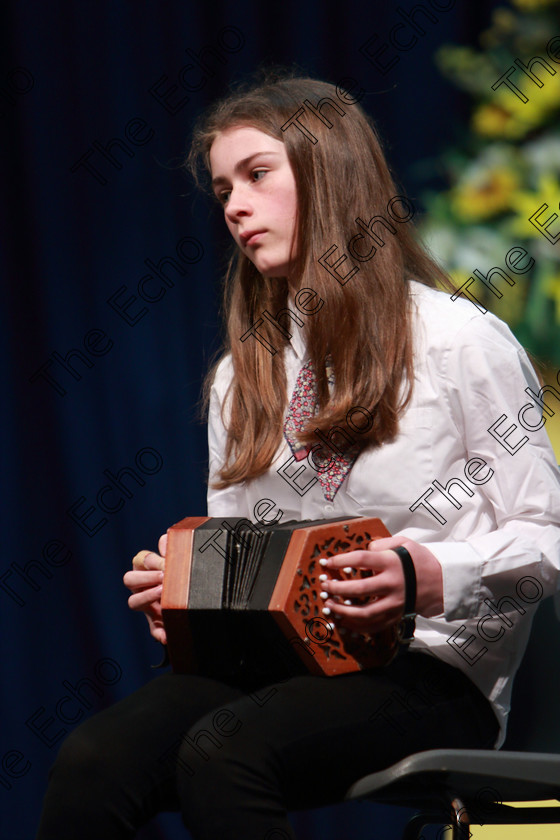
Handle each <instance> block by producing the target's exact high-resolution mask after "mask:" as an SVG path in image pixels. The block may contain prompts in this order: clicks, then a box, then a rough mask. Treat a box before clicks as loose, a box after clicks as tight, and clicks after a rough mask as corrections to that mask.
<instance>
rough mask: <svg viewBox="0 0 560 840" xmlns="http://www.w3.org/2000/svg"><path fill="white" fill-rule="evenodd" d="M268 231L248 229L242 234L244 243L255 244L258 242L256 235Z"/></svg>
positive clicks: (241, 237)
mask: <svg viewBox="0 0 560 840" xmlns="http://www.w3.org/2000/svg"><path fill="white" fill-rule="evenodd" d="M263 233H266V231H264V230H246V231H245V232H244V233H242V234H241V235H240V237H239V238H240V239H241V241H242V242H243V244H244V245H253V244H254V242H256V241H257V240H256V237H257V236H260V235H261V234H263Z"/></svg>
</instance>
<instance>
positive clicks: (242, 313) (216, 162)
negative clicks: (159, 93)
mask: <svg viewBox="0 0 560 840" xmlns="http://www.w3.org/2000/svg"><path fill="white" fill-rule="evenodd" d="M188 163H189V167H190V169H191V172H193V174H194V175H195V177H196V174H197V172H198V169H199V164H200V163H202V164H203V166H204V167H205V169H207V170H208V172H209V173H210V175H211V180H212V190H213V193H214V195H215V197H216V199H217V200H218V201H219V202H220V204H221V205H222V207H223V212H224V218H225V222H226V225H227V227H228V229H229V231H230V233H231V235H232V237H233V239H234V240H235V245H236V248H235V254H234V256H233V258H232V260H231V262H230V265H229V268H228V272H227V287H226V296H225V311H226V315H227V336H228V337H227V342H226V349H225V351H224V354H223V356H222V358H221V360H220V361H219V363H218V364H217V366H216V367H215V368H214V369H213V370H212V371H211V372H210V374H209V376H208V379H207V397H208V402H209V453H210V479H209V491H208V514H209V516H214V517H218V516H220V517H221V516H224V517H225V516H237V517H247V518H249V519H252V520H253V521H255V522H257V521H258V522H261V523H270V522H278V521H281V520H282V521H286V520H289V519H297V520H302V519H318V518H332V517H335V516H343V515H350V516H351V515H366V516H377V517H379V518H380V519H382V520H383V522H384V523H385V524H386V526H387V527H388V529H389V530H390V532H391V533H392V534H394V535H395V536H392V537H390V538H385V539H380V540H377V541H375V542H373V543H370V544H369V545H368V546H367V548H365V549H364V550H361V551H353V552H350V553H347V554H345V555H340V556H338V557H335V558H332V559H331V560H330V561H328V563H327V565H326V566H325V574H326V579H325V581H324V592H325V595H324V609H325V615H327V616H328V617H329V621H332V622H334V623H336V624H338V626H339V627H341V628H343V629H345V630H346V632H359V633H362V634H374V633H377V632H379V631H381V630H384V629H386V628H389V627H391V626H393V625H395V623H396V622H398V621H399V620H400V619H401V618H402V616H403V612H404V609H405V600H406V595H407V592H406V589H407V586H405V574H406V575H407V576H408V587H409V592H408V595H409V597H410V586H411V585H412V584H413V580H412V577H411V574H412V570H411V568H410V565H409V567H408V568H407V562H406V561H407V559H409V558H411V564H413V569H414V573H415V577H416V586H417V590H416V599H415V611H416V613H417V619H416V632H415V638H414V640H413V642H412V644H411V645H410V647H409V648H408V651H407V652H406V653H404V655H400V656H398V657H397V658H396V659H395V660H394V661H393V662H392V663H391V664H390V665H388V666H386V667H384V668H372V669H368V670H364V671H361V672H359V673H354V674H348V675H344V676H338V677H328V678H327V677H319V676H312V675H303V676H301V675H300V676H293V677H291V678H289V679H287V680H286V679H285V680H283V681H281V682H280V681H277V682H272V683H270V682H266V681H265V682H264V683H262V681H261V684H260V685H258V686H257V690H255V685H254V684H253V685H252V686H251V690H249V687H248V683H247V681H246V680H245V678H244V677H242V676H239V677H238V679H231V680H228V681H220V680H213V679H208V678H204V677H200V676H191V675H186V676H177V675H171V674H165V675H163V676H160V677H157V678H156V679H154V680H153V681H152V682H150V683H149V684H148V685H146V686H145V687H144V688H142V689H140V690H139V691H137V692H136V693H134V694H133V695H131V696H130V697H128V698H127V699H125V700H123V701H121V702H120V703H117V704H116V705H115V706H114V707H112V708H110V709H108V710H106V711H103V712H101V713H100V714H98V715H95V716H94V717H92V718H90V719H89V720H88V721H87V722H86V723H85V724H83V725H81V726H80V727H78V728H77V729H76V730H74V732H73V733H72V734H71V735H70V737H69V738H68V739H67V740H66V742H65V743H64V744H63V746H62V748H61V750H60V754H59V756H58V758H57V761H56V763H55V765H54V767H53V769H52V771H51V776H50V786H49V789H48V793H47V796H46V800H45V807H44V812H43V817H42V821H41V826H40V829H39V834H38V838H39V840H64V838H68V840H70V838H71V840H74V838H75V837H78V836H79V837H80V838H82V839H83V840H87V838H92V840H93V838H95V840H98V838H100V837H103V838H104V840H117V838H119V840H124V838H132V837H134V836H135V833H136V831H137V830H138V828H139V827H140V826H142V825H144V824H145V823H146V822H148V820H149V819H150V818H151V817H153V816H154V815H155V814H156V813H158V811H162V810H173V809H175V810H180V811H181V813H182V817H183V820H184V823H185V825H186V826H187V827H188V828H189V830H190V831H191V833H192V835H193V837H194V838H196V839H197V840H202V838H208V839H209V838H212V840H216V838H221V840H230V838H231V840H233V839H234V838H235V840H241V838H243V840H267V838H268V840H277V839H278V838H291V837H293V836H294V835H293V832H292V829H291V827H290V823H289V822H288V819H287V811H288V810H293V809H298V808H312V807H317V806H321V805H326V804H329V803H334V802H337V801H340V800H342V799H343V798H344V794H345V791H346V790H347V788H348V787H349V786H350V785H351V784H352V783H353V782H354V781H356V780H357V779H358V778H359V777H361V776H363V775H365V774H367V773H371V772H374V771H376V770H380V769H382V768H384V767H387V766H389V765H390V764H392V763H394V762H395V761H397V760H399V759H401V758H403V757H405V756H406V755H409V754H411V753H414V752H417V751H420V750H427V749H433V748H438V747H441V748H445V747H448V748H453V747H455V748H461V747H471V748H473V747H480V748H483V747H492V746H496V747H498V746H500V744H501V743H502V742H503V739H504V736H505V725H506V718H507V712H508V702H509V697H510V692H511V685H512V680H513V677H514V674H515V671H516V669H517V667H518V665H519V663H520V660H521V658H522V655H523V651H524V648H525V644H526V641H527V637H528V633H529V629H530V624H531V619H532V615H533V613H534V610H535V609H536V605H537V603H538V601H539V600H540V598H541V597H544V596H547V595H549V594H551V593H552V592H553V591H554V588H555V584H556V577H557V572H558V567H559V555H560V551H559V548H560V527H559V526H560V492H559V487H558V478H557V469H556V464H555V460H554V456H553V453H552V450H551V447H550V444H549V442H548V438H547V435H546V433H545V431H544V430H543V428H542V427H543V425H544V421H543V419H541V416H540V415H541V411H540V410H539V404H540V403H539V383H538V382H537V380H536V378H535V375H534V373H533V370H532V368H531V365H530V363H529V361H528V359H527V356H526V354H525V352H524V351H523V349H522V348H521V347H520V345H519V344H518V342H517V341H516V340H515V338H514V337H513V336H512V334H511V333H510V331H509V329H508V328H507V326H506V325H505V324H503V323H502V322H501V321H499V320H498V319H497V318H495V317H493V316H492V315H491V314H490V313H488V312H484V311H482V310H481V308H480V307H479V306H476V305H475V303H473V301H472V300H469V299H467V298H466V297H464V296H460V295H459V296H457V295H455V297H454V298H453V297H451V296H450V295H449V294H446V293H445V292H443V291H439V290H437V289H436V281H440V283H441V284H442V285H445V284H446V280H445V277H444V275H443V274H442V272H441V270H440V269H439V268H438V267H437V266H436V265H435V264H434V262H433V261H432V260H431V259H430V257H429V256H428V255H427V254H426V253H425V252H424V251H423V250H422V248H421V247H420V246H419V245H418V244H417V243H416V242H415V240H414V238H413V233H412V229H411V224H410V218H411V216H412V215H413V208H412V205H411V204H410V202H409V201H408V200H407V199H406V198H405V197H404V196H403V195H401V194H399V192H398V190H397V189H396V187H395V185H394V183H393V181H392V179H391V176H390V174H389V170H388V167H387V164H386V162H385V159H384V156H383V153H382V151H381V147H380V145H379V141H378V139H377V136H376V133H375V130H374V127H373V125H372V123H371V121H370V119H369V118H368V117H367V116H366V115H365V114H364V112H363V111H362V109H361V108H360V106H359V104H358V102H357V101H356V99H354V98H353V97H351V96H350V94H348V93H346V92H344V91H342V92H341V91H340V90H339V89H336V88H335V87H334V86H332V85H330V84H326V83H323V82H318V81H314V80H312V79H305V78H292V77H285V78H280V79H278V78H276V79H273V80H271V81H265V82H264V83H262V84H260V85H258V86H254V87H253V88H251V89H248V90H246V91H241V92H239V91H238V92H237V93H235V94H233V95H231V96H229V97H228V98H226V99H225V100H224V101H222V102H220V103H218V104H217V105H216V106H215V107H214V108H213V110H212V111H211V112H210V113H209V114H208V115H206V117H205V118H204V120H203V121H202V123H201V124H199V126H198V127H197V129H196V131H195V134H194V140H193V144H192V149H191V152H190V155H189V161H188ZM528 387H529V388H530V389H531V392H532V394H533V395H535V396H534V400H533V402H531V403H530V408H529V409H526V411H525V413H524V414H523V415H521V413H520V409H521V408H522V406H523V405H524V404H527V394H526V392H525V391H526V389H527V388H528ZM518 414H519V420H518ZM522 418H525V419H524V420H523V419H522ZM403 548H404V549H406V550H405V551H404V552H403V550H402V549H403ZM395 549H398V551H395ZM165 550H166V537H165V536H162V537H161V539H160V541H159V554H156V553H155V552H149V551H142V552H140V553H139V554H138V555H137V556H136V558H135V562H134V569H133V571H130V572H127V573H126V575H125V576H124V582H125V584H126V586H128V587H129V589H130V590H131V591H132V593H133V594H132V595H131V596H130V598H129V605H130V607H131V608H132V609H137V610H143V611H144V612H145V614H146V616H147V618H148V622H149V625H150V632H151V633H152V635H153V636H154V637H155V638H156V639H158V640H159V641H160V642H163V643H165V641H166V635H165V629H164V626H163V623H162V618H161V607H160V596H161V580H162V577H163V573H162V569H163V566H164V562H165V560H164V558H165ZM344 566H352V567H354V568H358V569H366V570H371V572H372V573H373V574H372V575H371V576H370V577H366V578H364V579H360V580H357V581H348V580H347V581H339V582H336V581H333V580H329V575H328V569H329V567H330V568H335V567H336V568H339V567H344ZM364 599H367V600H366V602H365V603H364V602H363V601H364ZM408 610H410V605H407V611H408ZM408 629H409V630H410V622H409V625H408Z"/></svg>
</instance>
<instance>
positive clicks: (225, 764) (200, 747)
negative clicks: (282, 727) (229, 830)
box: [176, 704, 277, 797]
mask: <svg viewBox="0 0 560 840" xmlns="http://www.w3.org/2000/svg"><path fill="white" fill-rule="evenodd" d="M234 708H235V704H233V706H232V708H222V709H218V710H214V711H213V712H211V713H210V714H207V715H205V716H204V717H202V718H200V719H199V720H198V721H197V722H196V724H195V725H194V726H192V727H191V728H190V729H189V730H188V732H186V734H185V735H183V737H182V738H181V741H180V744H179V746H178V750H177V760H176V761H177V763H176V767H177V774H178V781H179V786H180V787H181V788H182V789H183V791H185V790H186V789H187V788H188V790H189V792H190V793H189V795H190V796H195V797H196V796H197V795H198V793H199V792H200V791H201V790H202V789H204V788H206V789H207V790H213V791H214V792H217V788H220V787H227V788H229V787H231V785H232V784H243V783H245V784H250V785H251V784H253V783H254V779H255V778H259V779H260V780H261V781H262V782H264V780H265V779H266V778H267V777H270V776H271V775H275V773H274V770H275V767H276V764H277V762H276V759H275V755H274V751H273V750H272V748H271V747H270V745H269V744H268V742H267V740H266V739H265V738H263V737H262V733H260V732H259V731H258V730H256V729H255V727H254V726H252V721H251V720H250V719H247V718H245V717H243V718H242V717H241V716H240V715H237V714H236V713H235V711H234ZM234 780H235V781H234Z"/></svg>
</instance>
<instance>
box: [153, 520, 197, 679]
mask: <svg viewBox="0 0 560 840" xmlns="http://www.w3.org/2000/svg"><path fill="white" fill-rule="evenodd" d="M207 520H208V517H207V516H187V517H186V518H185V519H181V521H180V522H177V523H176V524H175V525H172V526H171V528H168V529H167V535H168V536H167V551H166V555H165V572H164V577H163V591H162V593H161V607H162V615H163V622H164V626H165V632H166V634H167V652H168V654H169V659H170V661H171V665H172V668H173V672H174V673H176V674H189V673H193V672H195V671H196V658H195V655H194V646H193V642H192V635H191V630H190V625H189V618H188V610H187V607H188V601H189V584H190V572H191V561H192V545H193V534H194V531H195V530H196V528H198V527H199V526H200V525H203V524H204V523H205V522H207Z"/></svg>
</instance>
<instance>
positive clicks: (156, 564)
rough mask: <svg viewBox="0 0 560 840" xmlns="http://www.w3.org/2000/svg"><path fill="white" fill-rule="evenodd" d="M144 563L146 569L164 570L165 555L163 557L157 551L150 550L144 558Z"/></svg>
mask: <svg viewBox="0 0 560 840" xmlns="http://www.w3.org/2000/svg"><path fill="white" fill-rule="evenodd" d="M144 564H145V566H146V569H150V570H151V569H159V570H160V571H163V570H164V569H165V557H161V556H160V555H159V554H156V553H155V551H150V552H149V553H148V555H147V557H146V559H145V560H144Z"/></svg>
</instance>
